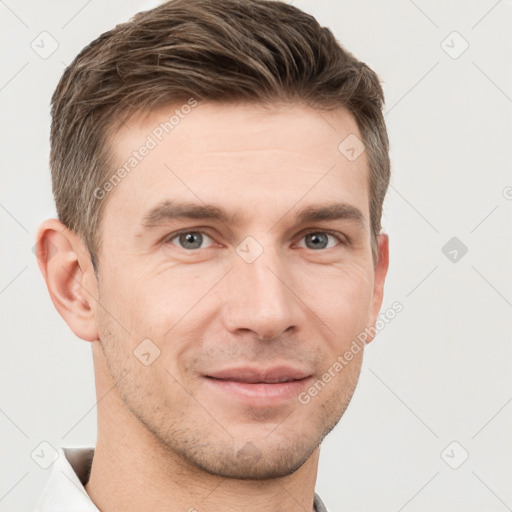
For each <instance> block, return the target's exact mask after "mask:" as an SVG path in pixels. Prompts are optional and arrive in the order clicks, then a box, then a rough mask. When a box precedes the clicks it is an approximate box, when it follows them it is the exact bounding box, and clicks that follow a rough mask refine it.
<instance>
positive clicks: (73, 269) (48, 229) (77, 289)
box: [36, 219, 98, 341]
mask: <svg viewBox="0 0 512 512" xmlns="http://www.w3.org/2000/svg"><path fill="white" fill-rule="evenodd" d="M36 256H37V262H38V265H39V269H40V270H41V273H42V274H43V277H44V280H45V281H46V286H47V288H48V292H49V293H50V298H51V300H52V302H53V305H54V306H55V308H56V309H57V311H58V312H59V314H60V316H61V317H62V318H63V319H64V320H65V322H66V323H67V324H68V325H69V327H70V328H71V330H72V331H73V332H74V333H75V334H76V335H77V336H78V337H79V338H81V339H83V340H85V341H96V340H97V339H98V331H97V328H96V315H95V311H96V307H95V306H96V303H97V297H98V288H97V281H96V276H95V275H94V268H93V266H92V262H91V258H90V255H89V251H88V250H87V248H86V247H85V245H84V244H83V242H82V241H81V239H80V238H79V237H78V236H77V235H75V233H73V232H72V231H70V230H69V229H68V228H67V227H66V226H65V225H64V224H63V223H62V222H60V221H59V220H57V219H48V220H46V221H44V222H43V223H42V224H41V226H40V227H39V229H38V232H37V235H36ZM95 297H96V298H95Z"/></svg>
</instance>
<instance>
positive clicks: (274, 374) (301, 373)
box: [206, 365, 311, 384]
mask: <svg viewBox="0 0 512 512" xmlns="http://www.w3.org/2000/svg"><path fill="white" fill-rule="evenodd" d="M310 375H311V374H310V373H308V372H307V371H306V370H302V369H300V368H295V367H293V366H285V365H281V366H272V367H268V368H256V367H251V366H239V367H236V368H225V369H224V370H218V371H214V372H209V373H208V374H206V377H211V378H213V379H218V380H229V381H236V382H244V383H248V384H274V383H276V382H282V381H285V380H288V381H293V380H301V379H305V378H306V377H309V376H310Z"/></svg>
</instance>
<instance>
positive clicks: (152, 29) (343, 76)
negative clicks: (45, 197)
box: [50, 0, 390, 269]
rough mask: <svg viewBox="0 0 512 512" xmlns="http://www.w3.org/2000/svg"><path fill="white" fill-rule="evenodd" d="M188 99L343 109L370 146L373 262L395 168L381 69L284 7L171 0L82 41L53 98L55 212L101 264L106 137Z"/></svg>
mask: <svg viewBox="0 0 512 512" xmlns="http://www.w3.org/2000/svg"><path fill="white" fill-rule="evenodd" d="M190 97H193V98H195V99H196V100H205V101H211V102H220V103H232V102H236V101H244V102H257V103H269V102H270V103H272V102H275V101H289V102H302V103H306V104H308V105H310V106H311V107H313V108H323V109H333V108H337V107H340V106H343V107H345V108H346V109H347V110H348V111H349V112H350V113H351V114H352V115H353V116H354V118H355V120H356V122H357V125H358V128H359V131H360V133H361V136H362V138H363V143H364V144H365V147H366V155H367V158H368V163H369V190H370V223H371V226H370V227H371V232H372V233H371V243H372V252H373V257H374V262H375V261H376V259H377V256H378V253H377V249H376V240H377V238H376V236H377V234H379V232H380V229H381V216H382V204H383V201H384V196H385V194H386V190H387V187H388V184H389V177H390V162H389V143H388V137H387V131H386V126H385V122H384V116H383V113H382V108H383V102H384V94H383V91H382V87H381V85H380V82H379V78H378V76H377V75H376V74H375V72H374V71H372V70H371V69H370V68H369V67H368V66H367V65H366V64H364V63H363V62H361V61H359V60H357V59H356V58H355V57H354V56H353V55H352V54H351V53H349V52H347V51H346V50H345V49H344V48H343V47H342V46H341V45H340V44H339V43H338V42H337V41H336V39H335V37H334V36H333V34H332V32H331V31H330V30H329V29H327V28H324V27H321V26H320V25H319V23H318V22H317V21H316V19H315V18H313V17H312V16H310V15H308V14H306V13H305V12H303V11H301V10H300V9H298V8H296V7H293V6H292V5H288V4H286V3H284V2H281V1H272V0H215V1H211V0H171V1H169V2H166V3H164V4H162V5H160V6H158V7H156V8H154V9H152V10H150V11H146V12H141V13H138V14H137V15H135V16H134V17H133V18H132V19H131V20H130V21H128V22H127V23H122V24H120V25H117V26H116V27H115V28H114V29H112V30H110V31H108V32H105V33H104V34H102V35H101V36H99V37H98V38H97V39H96V40H95V41H93V42H92V43H90V44H89V45H88V46H86V47H85V48H84V49H83V50H82V51H81V52H80V53H79V54H78V55H77V57H76V58H75V59H74V61H73V62H72V63H71V65H70V66H68V67H67V68H66V70H65V72H64V74H63V76H62V78H61V79H60V81H59V84H58V86H57V88H56V90H55V92H54V94H53V96H52V110H51V114H52V125H51V152H50V167H51V173H52V186H53V194H54V197H55V203H56V208H57V213H58V216H59V219H60V220H61V222H63V224H65V225H66V226H67V227H68V228H69V229H71V230H72V231H74V232H75V233H77V234H78V235H79V236H80V238H81V239H82V240H83V241H84V243H85V244H86V246H87V248H88V250H89V252H90V254H91V259H92V262H93V265H94V268H95V269H97V264H98V260H97V258H98V253H99V250H100V247H101V224H100V220H101V215H102V210H103V208H104V205H105V203H106V201H101V200H98V199H97V198H96V197H95V195H94V193H93V192H94V190H95V189H96V188H97V187H98V186H101V185H102V183H104V181H105V180H106V179H108V176H109V175H111V174H112V173H113V172H114V170H115V169H114V168H113V166H114V165H115V163H114V159H113V155H112V152H111V149H110V148H109V145H108V141H109V138H110V136H111V135H112V134H113V133H115V130H116V129H117V128H119V127H120V126H121V124H122V123H123V122H124V121H125V120H126V119H127V118H128V117H129V116H130V115H131V114H134V113H136V112H149V111H151V110H152V109H154V108H156V107H160V106H164V105H166V104H175V103H177V102H180V101H186V100H187V99H188V98H190Z"/></svg>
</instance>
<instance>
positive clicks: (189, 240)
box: [181, 233, 201, 249]
mask: <svg viewBox="0 0 512 512" xmlns="http://www.w3.org/2000/svg"><path fill="white" fill-rule="evenodd" d="M194 239H195V241H194ZM181 241H182V245H184V246H186V247H187V248H188V249H197V248H198V247H200V246H201V236H200V235H199V233H185V234H184V235H181ZM191 245H192V246H193V247H190V246H191Z"/></svg>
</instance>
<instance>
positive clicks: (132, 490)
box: [85, 343, 319, 512]
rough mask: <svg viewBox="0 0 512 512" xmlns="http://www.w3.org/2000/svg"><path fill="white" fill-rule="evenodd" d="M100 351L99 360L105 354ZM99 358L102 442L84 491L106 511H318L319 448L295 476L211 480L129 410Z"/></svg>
mask: <svg viewBox="0 0 512 512" xmlns="http://www.w3.org/2000/svg"><path fill="white" fill-rule="evenodd" d="M94 345H96V343H93V354H94V353H95V351H97V350H100V351H101V349H100V348H98V347H94ZM98 345H99V343H98ZM94 357H95V370H96V371H95V374H96V393H97V397H98V438H97V443H96V449H95V452H94V458H93V462H92V466H91V473H90V477H89V481H88V482H87V484H86V485H85V490H86V491H87V493H88V494H89V496H90V497H91V499H92V500H93V502H94V503H95V505H96V506H97V507H98V508H99V509H100V510H101V511H102V512H114V511H117V510H123V511H124V512H143V511H144V512H145V511H147V510H152V511H154V512H164V511H165V512H174V511H176V512H177V511H188V512H194V511H196V512H203V511H218V510H223V511H231V510H233V511H235V510H242V509H243V510H244V511H247V512H263V511H275V510H280V511H286V512H295V511H297V512H299V511H300V512H304V511H308V512H309V511H312V510H313V499H314V488H315V481H316V474H317V469H318V457H319V449H317V450H315V452H314V453H313V455H312V456H311V457H310V458H309V459H308V460H307V461H306V462H305V463H304V464H303V465H302V466H301V467H300V468H299V469H298V470H297V471H295V472H294V473H292V474H290V475H286V476H283V477H280V478H275V479H268V480H242V479H233V478H224V477H221V476H218V475H212V474H210V473H207V472H205V471H203V470H202V469H200V468H198V467H195V466H193V465H192V464H190V463H189V462H188V461H186V460H184V459H183V457H181V456H180V455H179V454H177V453H175V452H174V451H172V450H170V449H169V447H167V446H165V445H163V444H162V443H161V441H160V440H159V439H158V438H156V436H154V434H153V433H151V432H150V431H149V430H148V429H147V428H146V427H145V426H144V425H143V424H142V423H141V422H140V421H139V420H138V419H137V418H136V417H135V416H134V415H133V414H132V413H131V412H130V411H129V410H128V409H127V407H126V405H125V404H124V402H123V400H122V399H121V397H120V396H119V393H118V392H117V388H116V387H115V386H114V382H113V381H112V378H111V377H110V374H108V372H106V371H98V370H101V369H100V368H98V366H97V363H99V361H97V359H100V358H101V359H102V357H101V356H98V354H95V355H94ZM105 370H106V369H105ZM100 398H101V400H100Z"/></svg>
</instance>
